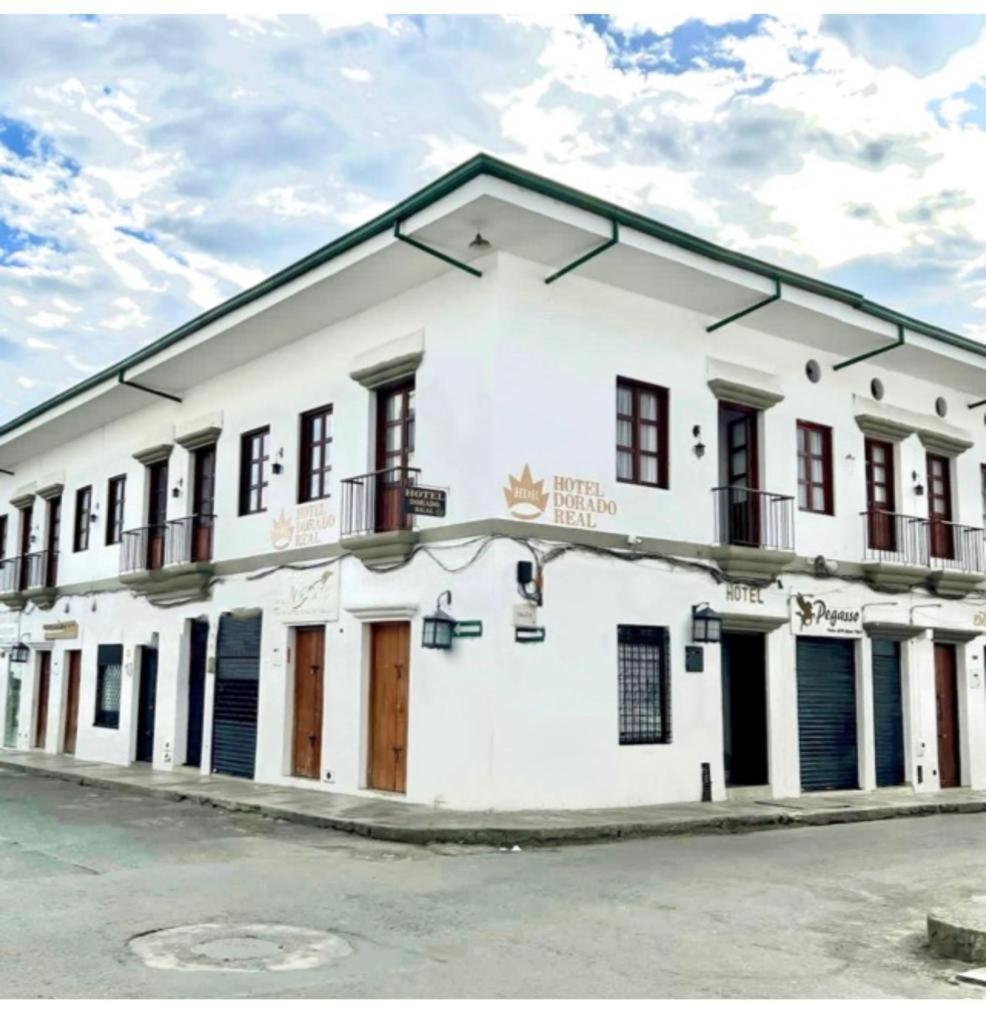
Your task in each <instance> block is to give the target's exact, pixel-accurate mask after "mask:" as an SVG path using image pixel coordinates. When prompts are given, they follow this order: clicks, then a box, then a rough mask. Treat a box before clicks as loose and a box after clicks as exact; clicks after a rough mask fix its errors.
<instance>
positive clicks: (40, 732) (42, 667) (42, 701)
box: [34, 651, 51, 750]
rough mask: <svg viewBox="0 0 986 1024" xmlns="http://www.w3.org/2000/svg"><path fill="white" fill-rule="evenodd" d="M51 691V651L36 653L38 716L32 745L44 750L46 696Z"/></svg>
mask: <svg viewBox="0 0 986 1024" xmlns="http://www.w3.org/2000/svg"><path fill="white" fill-rule="evenodd" d="M50 690H51V651H39V652H38V714H37V718H36V719H35V723H34V745H35V746H36V747H41V749H42V750H43V749H44V745H45V737H46V736H47V735H48V694H49V692H50Z"/></svg>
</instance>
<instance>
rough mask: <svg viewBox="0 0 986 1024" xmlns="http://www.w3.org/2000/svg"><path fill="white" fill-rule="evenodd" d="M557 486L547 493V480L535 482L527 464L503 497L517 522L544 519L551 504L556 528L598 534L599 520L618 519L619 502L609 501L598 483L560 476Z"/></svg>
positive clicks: (513, 479) (512, 477)
mask: <svg viewBox="0 0 986 1024" xmlns="http://www.w3.org/2000/svg"><path fill="white" fill-rule="evenodd" d="M553 483H554V489H553V490H551V491H547V490H545V487H544V480H535V479H534V477H533V475H532V474H531V467H530V466H528V465H526V464H525V466H524V471H523V473H521V474H520V476H519V477H516V476H513V475H512V474H511V476H510V486H509V487H504V488H503V496H504V497H505V498H506V501H507V508H508V509H509V511H510V514H511V515H512V516H513V517H514V519H523V520H532V519H540V518H541V516H543V515H544V514H545V512H547V511H548V506H549V504H550V506H551V521H552V522H553V523H555V524H556V525H558V526H578V527H582V528H583V529H589V530H596V529H598V528H599V523H598V521H597V519H596V517H597V516H600V515H604V516H615V515H616V511H617V506H616V502H615V501H612V500H611V499H609V498H607V497H606V495H605V494H604V493H603V489H602V485H601V484H600V483H599V481H598V480H584V479H582V478H581V477H576V476H559V475H556V476H555V477H554V479H553Z"/></svg>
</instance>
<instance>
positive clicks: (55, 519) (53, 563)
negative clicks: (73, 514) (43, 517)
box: [44, 497, 62, 587]
mask: <svg viewBox="0 0 986 1024" xmlns="http://www.w3.org/2000/svg"><path fill="white" fill-rule="evenodd" d="M61 536H62V499H61V498H60V497H55V498H49V499H48V536H47V543H46V545H45V547H46V548H47V551H48V555H47V559H48V561H47V564H46V565H45V569H44V573H45V578H44V585H45V586H46V587H53V586H54V585H55V584H56V583H57V582H58V548H59V546H60V544H61Z"/></svg>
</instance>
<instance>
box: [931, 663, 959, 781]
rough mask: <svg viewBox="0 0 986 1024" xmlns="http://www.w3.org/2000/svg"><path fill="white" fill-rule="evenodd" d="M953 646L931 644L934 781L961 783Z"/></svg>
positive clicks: (957, 703) (957, 697) (957, 698)
mask: <svg viewBox="0 0 986 1024" xmlns="http://www.w3.org/2000/svg"><path fill="white" fill-rule="evenodd" d="M955 675H956V674H955V648H954V647H953V646H952V645H951V644H935V704H936V707H937V718H938V784H939V785H940V786H941V787H942V789H946V788H951V787H954V786H959V785H961V782H962V767H961V761H960V757H959V696H958V689H957V686H956V677H955Z"/></svg>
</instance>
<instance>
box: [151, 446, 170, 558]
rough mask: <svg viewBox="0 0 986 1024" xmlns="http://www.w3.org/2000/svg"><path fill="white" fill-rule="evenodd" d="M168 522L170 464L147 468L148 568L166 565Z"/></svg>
mask: <svg viewBox="0 0 986 1024" xmlns="http://www.w3.org/2000/svg"><path fill="white" fill-rule="evenodd" d="M167 522H168V464H167V462H155V463H153V464H152V465H150V466H148V467H147V568H148V569H160V568H161V566H163V565H164V539H165V534H166V532H167V529H168V527H167Z"/></svg>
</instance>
